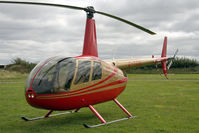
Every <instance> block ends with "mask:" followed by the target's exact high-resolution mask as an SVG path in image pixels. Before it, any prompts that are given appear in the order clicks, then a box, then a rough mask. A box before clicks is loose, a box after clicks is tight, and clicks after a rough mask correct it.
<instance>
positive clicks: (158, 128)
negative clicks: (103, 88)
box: [0, 72, 199, 133]
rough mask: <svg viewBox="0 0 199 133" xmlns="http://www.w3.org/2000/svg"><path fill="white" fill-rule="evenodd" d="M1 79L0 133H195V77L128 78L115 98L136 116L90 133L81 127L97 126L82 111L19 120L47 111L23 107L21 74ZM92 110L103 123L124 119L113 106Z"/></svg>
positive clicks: (198, 108) (198, 94)
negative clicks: (26, 120)
mask: <svg viewBox="0 0 199 133" xmlns="http://www.w3.org/2000/svg"><path fill="white" fill-rule="evenodd" d="M0 74H1V76H0V133H33V132H34V133H43V132H45V133H109V132H113V133H134V132H135V133H198V132H199V75H198V74H194V75H182V74H180V75H169V78H170V80H166V79H165V78H164V77H163V76H160V75H147V74H144V75H143V74H140V75H135V74H132V75H128V77H129V81H128V84H127V88H126V89H125V91H124V92H123V93H122V94H121V95H120V96H119V97H118V98H117V99H118V100H119V101H120V103H121V104H123V105H124V107H126V109H128V111H129V112H131V113H132V114H133V115H136V116H137V117H136V118H135V119H130V120H126V121H121V122H117V123H113V124H110V125H105V126H102V127H97V128H92V129H87V128H84V127H83V126H82V124H83V123H87V124H89V125H92V124H97V123H100V121H99V120H98V119H97V117H96V116H95V115H94V114H93V113H92V112H91V111H90V110H89V109H88V108H83V109H81V110H80V111H81V112H79V113H74V114H68V115H62V116H57V117H52V118H47V119H43V120H37V121H30V122H25V121H23V120H22V119H21V118H20V117H21V116H27V117H36V116H42V115H44V114H45V113H46V112H47V110H41V109H36V108H32V107H31V106H29V105H28V104H27V103H26V100H25V97H24V85H25V76H26V75H17V74H16V75H15V77H13V76H10V77H9V76H8V75H9V74H7V75H6V76H7V78H3V76H2V75H3V74H2V73H1V72H0ZM4 77H5V75H4ZM7 81H9V82H7ZM94 107H96V109H97V110H98V111H99V112H100V113H101V115H102V116H103V117H104V119H105V120H107V121H111V120H115V119H119V118H123V117H126V114H125V113H124V112H122V111H121V109H120V108H118V106H117V105H116V104H115V103H114V102H112V101H110V102H106V103H102V104H98V105H94ZM55 113H58V111H57V112H55Z"/></svg>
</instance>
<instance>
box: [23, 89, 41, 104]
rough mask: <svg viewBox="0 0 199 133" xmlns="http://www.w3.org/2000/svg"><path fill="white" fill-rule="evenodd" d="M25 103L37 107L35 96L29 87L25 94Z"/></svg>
mask: <svg viewBox="0 0 199 133" xmlns="http://www.w3.org/2000/svg"><path fill="white" fill-rule="evenodd" d="M25 97H26V101H27V102H28V104H30V105H31V106H33V107H38V105H37V102H36V97H37V94H36V93H35V92H34V90H33V89H32V87H30V88H29V89H28V90H27V91H26V93H25Z"/></svg>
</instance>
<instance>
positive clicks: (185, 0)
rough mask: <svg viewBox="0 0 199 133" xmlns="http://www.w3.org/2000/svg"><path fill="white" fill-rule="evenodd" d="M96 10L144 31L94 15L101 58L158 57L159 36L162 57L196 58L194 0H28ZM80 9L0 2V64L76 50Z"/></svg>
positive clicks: (198, 20)
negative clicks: (164, 51)
mask: <svg viewBox="0 0 199 133" xmlns="http://www.w3.org/2000/svg"><path fill="white" fill-rule="evenodd" d="M26 1H29V0H26ZM34 1H36V2H52V3H58V4H69V5H74V6H82V7H87V6H90V5H92V6H94V7H95V9H96V10H98V11H103V12H107V13H110V14H113V15H116V16H119V17H123V18H125V19H127V20H130V21H132V22H134V23H136V24H139V25H141V26H144V27H146V28H148V29H150V30H152V31H154V32H156V33H157V34H156V35H153V36H152V35H150V34H147V33H145V32H142V31H140V30H138V29H136V28H134V27H131V26H129V25H127V24H124V23H122V22H119V21H117V20H114V19H111V18H108V17H105V16H101V15H98V14H95V20H96V30H97V41H98V52H99V57H100V58H103V59H112V58H144V57H151V55H152V54H153V55H155V56H156V57H157V56H160V53H161V49H162V42H163V39H164V36H167V37H168V56H172V55H173V53H174V52H175V50H176V49H177V48H178V49H179V53H178V56H180V57H189V58H194V59H197V60H199V44H198V41H199V2H198V0H175V1H174V0H166V1H162V0H150V1H148V0H117V1H116V0H56V1H55V0H34ZM85 20H86V14H85V12H84V11H77V10H71V9H64V8H57V7H44V6H30V5H14V4H13V5H11V4H0V64H6V63H10V61H11V60H12V59H13V58H16V57H20V58H22V59H25V60H27V61H31V62H38V61H40V60H43V59H46V58H48V57H51V56H55V55H63V56H76V55H81V53H82V47H83V40H84V30H85Z"/></svg>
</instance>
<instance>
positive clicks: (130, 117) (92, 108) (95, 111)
mask: <svg viewBox="0 0 199 133" xmlns="http://www.w3.org/2000/svg"><path fill="white" fill-rule="evenodd" d="M113 101H114V102H115V103H116V104H117V105H118V106H119V107H120V108H121V109H122V110H123V111H124V112H125V113H126V114H127V115H128V117H127V118H122V119H118V120H114V121H109V122H106V121H105V120H104V118H103V117H102V116H101V115H100V114H99V113H98V111H97V110H96V109H95V108H94V107H93V106H92V105H89V108H90V109H91V111H92V112H93V113H94V114H95V115H96V116H97V117H98V118H99V119H100V121H101V122H102V123H101V124H97V125H92V126H89V125H87V124H83V125H84V127H86V128H94V127H99V126H104V125H108V124H111V123H115V122H119V121H123V120H128V119H132V118H135V117H136V116H133V115H131V114H130V113H129V112H128V111H127V110H126V109H125V108H124V107H123V106H122V104H120V103H119V102H118V101H117V100H116V99H113Z"/></svg>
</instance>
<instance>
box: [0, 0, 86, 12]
mask: <svg viewBox="0 0 199 133" xmlns="http://www.w3.org/2000/svg"><path fill="white" fill-rule="evenodd" d="M0 3H6V4H26V5H41V6H55V7H62V8H70V9H75V10H86V9H87V8H83V7H78V6H70V5H62V4H53V3H41V2H22V1H0Z"/></svg>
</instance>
